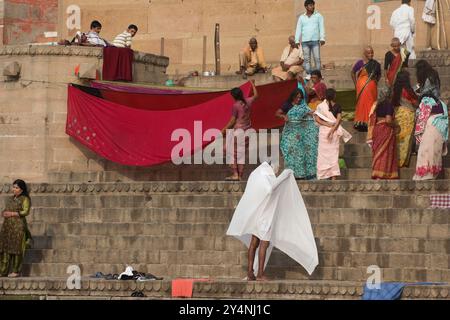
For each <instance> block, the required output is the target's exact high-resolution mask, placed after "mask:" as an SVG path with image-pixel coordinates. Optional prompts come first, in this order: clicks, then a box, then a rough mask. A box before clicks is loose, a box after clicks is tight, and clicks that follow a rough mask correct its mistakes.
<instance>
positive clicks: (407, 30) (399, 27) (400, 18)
mask: <svg viewBox="0 0 450 320" xmlns="http://www.w3.org/2000/svg"><path fill="white" fill-rule="evenodd" d="M391 27H392V28H393V29H394V37H395V38H398V39H400V43H401V44H402V46H405V47H406V49H407V50H408V51H409V52H410V53H411V55H410V59H413V60H414V59H416V53H415V51H414V35H415V32H416V20H415V17H414V8H413V7H411V0H402V5H401V6H400V8H398V9H396V10H395V11H394V12H393V13H392V17H391Z"/></svg>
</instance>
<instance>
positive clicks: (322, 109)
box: [314, 100, 353, 143]
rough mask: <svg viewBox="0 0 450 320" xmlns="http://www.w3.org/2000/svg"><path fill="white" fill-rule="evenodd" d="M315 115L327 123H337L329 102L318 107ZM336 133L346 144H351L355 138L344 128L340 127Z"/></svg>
mask: <svg viewBox="0 0 450 320" xmlns="http://www.w3.org/2000/svg"><path fill="white" fill-rule="evenodd" d="M314 114H315V115H316V116H318V117H319V118H320V119H322V120H323V121H326V122H328V123H331V124H335V123H336V121H337V119H336V118H335V117H334V115H333V113H331V112H330V111H329V107H328V103H327V100H324V101H323V102H322V103H320V104H319V105H318V106H317V109H316V111H315V112H314ZM336 133H337V134H338V136H339V137H342V140H344V142H345V143H347V142H349V141H350V140H351V139H352V137H353V136H352V135H351V133H350V132H348V131H347V130H345V129H344V127H343V126H339V128H338V129H337V130H336Z"/></svg>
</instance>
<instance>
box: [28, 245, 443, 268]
mask: <svg viewBox="0 0 450 320" xmlns="http://www.w3.org/2000/svg"><path fill="white" fill-rule="evenodd" d="M244 249H245V248H244V247H242V248H241V250H236V251H221V250H184V251H178V250H152V249H145V248H143V249H140V250H136V249H133V248H130V249H128V250H126V249H121V250H115V252H114V254H111V253H110V252H106V251H105V250H103V249H95V248H92V249H86V250H85V249H30V250H29V251H28V252H27V255H26V258H25V263H26V264H31V263H63V264H64V263H66V264H68V265H70V264H74V263H75V264H92V263H95V264H122V265H123V264H124V263H127V264H130V265H134V264H138V265H140V264H167V265H175V264H178V265H183V264H192V265H195V264H198V265H212V266H214V265H228V266H233V265H239V266H241V267H242V268H245V265H246V262H247V250H244ZM449 259H450V256H449V255H448V254H439V253H428V254H422V253H397V252H392V253H382V252H349V251H345V252H325V251H321V252H320V253H319V261H320V266H321V267H352V268H355V267H362V266H369V265H379V266H381V267H386V268H401V267H405V268H411V267H412V266H414V267H417V268H425V267H426V268H429V269H439V268H441V269H448V264H449ZM124 261H125V262H124ZM269 266H271V267H279V268H282V267H299V265H298V264H297V262H295V261H294V260H292V259H291V258H290V257H288V256H287V255H285V254H284V253H282V252H281V251H279V250H274V251H273V253H272V255H271V259H270V262H269Z"/></svg>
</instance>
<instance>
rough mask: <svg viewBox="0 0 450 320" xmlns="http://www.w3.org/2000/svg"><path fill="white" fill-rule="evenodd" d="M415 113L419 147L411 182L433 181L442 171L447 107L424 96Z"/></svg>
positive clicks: (446, 129) (444, 153)
mask: <svg viewBox="0 0 450 320" xmlns="http://www.w3.org/2000/svg"><path fill="white" fill-rule="evenodd" d="M417 111H418V112H417V113H418V118H417V125H416V138H417V137H418V136H420V146H419V152H418V154H417V165H416V174H415V175H414V178H413V180H433V179H436V178H437V177H438V176H439V174H440V173H441V171H442V170H443V166H442V156H444V155H446V154H447V142H448V122H449V120H448V107H447V105H446V104H445V103H444V102H442V101H441V100H438V99H437V98H435V97H432V96H425V97H423V99H422V102H421V103H420V106H419V109H418V110H417ZM419 134H420V135H419Z"/></svg>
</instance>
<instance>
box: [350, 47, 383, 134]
mask: <svg viewBox="0 0 450 320" xmlns="http://www.w3.org/2000/svg"><path fill="white" fill-rule="evenodd" d="M373 56H374V52H373V49H372V47H371V46H368V47H367V48H366V49H365V50H364V58H363V59H362V60H359V61H358V62H356V63H355V65H354V66H353V69H352V72H351V75H352V79H353V83H354V84H355V87H356V113H355V124H354V127H355V129H356V130H358V131H367V123H368V121H369V113H370V110H371V108H372V106H373V104H374V103H375V101H376V100H377V88H378V81H379V80H380V77H381V65H380V64H379V63H378V62H377V61H376V60H374V59H373Z"/></svg>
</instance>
